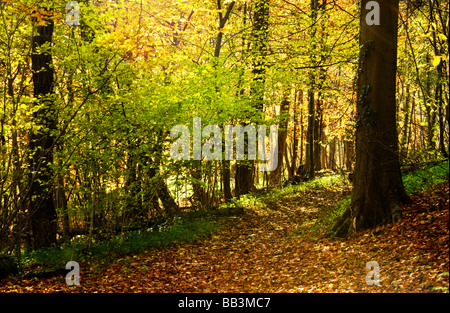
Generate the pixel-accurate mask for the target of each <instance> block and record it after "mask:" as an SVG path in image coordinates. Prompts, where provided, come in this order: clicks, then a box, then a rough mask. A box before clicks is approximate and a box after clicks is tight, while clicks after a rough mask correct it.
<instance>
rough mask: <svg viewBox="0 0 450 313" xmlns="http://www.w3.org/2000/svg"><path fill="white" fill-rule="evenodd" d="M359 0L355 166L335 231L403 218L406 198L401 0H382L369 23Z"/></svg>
mask: <svg viewBox="0 0 450 313" xmlns="http://www.w3.org/2000/svg"><path fill="white" fill-rule="evenodd" d="M367 2H368V0H363V1H362V2H361V12H362V14H361V20H360V44H359V46H360V49H361V50H360V56H359V74H358V85H357V87H358V90H357V96H358V97H357V99H358V102H357V122H356V166H355V172H354V185H355V187H354V189H353V192H352V200H351V205H350V208H349V209H348V210H347V211H346V212H345V213H344V215H343V216H342V217H341V219H340V220H339V221H338V222H337V223H336V225H335V227H334V231H335V234H336V236H338V237H342V236H347V235H349V234H351V233H353V232H354V231H358V230H362V229H367V228H373V227H376V226H378V225H383V224H387V223H391V222H395V221H398V220H399V219H401V209H400V205H401V204H402V203H405V202H408V201H409V197H408V196H407V194H406V192H405V189H404V186H403V182H402V177H401V172H400V163H399V157H398V152H399V151H398V150H399V149H398V135H397V125H396V98H395V96H396V70H397V68H396V64H397V29H398V20H397V18H398V0H395V1H392V0H379V1H378V3H379V4H380V25H368V24H367V23H366V14H367V13H368V12H367V10H366V9H365V7H366V3H367Z"/></svg>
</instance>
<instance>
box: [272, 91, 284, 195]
mask: <svg viewBox="0 0 450 313" xmlns="http://www.w3.org/2000/svg"><path fill="white" fill-rule="evenodd" d="M288 112H289V100H288V92H287V91H285V95H284V99H283V101H282V102H281V105H280V116H281V119H280V124H279V128H280V129H281V131H280V132H279V134H278V151H277V153H278V164H277V167H276V168H275V170H273V171H272V172H270V173H269V186H270V187H275V188H281V176H282V171H283V159H284V154H285V151H286V138H287V124H288V121H289V119H288V117H287V115H285V114H286V113H288ZM284 116H285V117H284Z"/></svg>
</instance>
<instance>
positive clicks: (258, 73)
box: [235, 0, 269, 196]
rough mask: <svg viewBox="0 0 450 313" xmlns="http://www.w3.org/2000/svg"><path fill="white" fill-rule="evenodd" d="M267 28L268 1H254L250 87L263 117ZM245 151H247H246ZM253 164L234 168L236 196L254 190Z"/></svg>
mask: <svg viewBox="0 0 450 313" xmlns="http://www.w3.org/2000/svg"><path fill="white" fill-rule="evenodd" d="M268 27H269V1H268V0H256V1H255V11H254V24H253V30H252V36H253V42H252V43H253V47H252V58H253V69H252V75H253V78H252V82H251V86H250V98H251V100H252V105H253V106H254V107H255V108H256V109H257V111H258V112H260V114H261V116H263V110H264V105H263V100H264V99H263V98H264V84H265V74H266V57H267V36H268ZM246 151H247V149H246ZM254 167H255V163H254V162H251V161H238V162H237V166H236V176H235V184H236V196H240V195H245V194H248V193H249V192H250V191H251V190H252V189H254V184H253V170H254Z"/></svg>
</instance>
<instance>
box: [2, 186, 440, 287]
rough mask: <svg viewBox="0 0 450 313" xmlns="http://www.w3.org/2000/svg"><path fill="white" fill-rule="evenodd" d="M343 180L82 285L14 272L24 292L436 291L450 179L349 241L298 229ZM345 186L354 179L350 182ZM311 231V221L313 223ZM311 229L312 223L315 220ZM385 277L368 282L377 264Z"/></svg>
mask: <svg viewBox="0 0 450 313" xmlns="http://www.w3.org/2000/svg"><path fill="white" fill-rule="evenodd" d="M342 188H343V187H342V186H336V187H331V188H330V187H329V188H325V189H312V190H308V191H305V192H299V193H297V194H287V195H285V196H283V197H282V199H281V200H267V201H268V203H266V206H264V207H263V208H261V206H258V207H257V208H256V207H255V208H248V209H246V210H245V213H244V214H241V215H237V216H232V217H229V218H227V219H226V221H229V222H228V223H227V224H226V225H223V226H222V228H221V229H220V230H218V231H217V232H216V233H215V234H214V235H213V236H211V237H210V238H207V239H203V240H199V241H196V242H194V243H189V244H186V243H180V244H176V245H171V246H168V247H165V248H161V249H153V250H149V251H146V252H142V253H139V254H135V255H128V256H124V257H122V258H118V259H117V260H115V262H114V263H112V264H111V263H110V264H106V265H102V264H99V263H98V262H93V263H87V264H80V266H81V285H79V286H72V287H69V286H67V285H66V284H65V281H64V278H63V277H52V278H46V279H38V280H36V279H32V280H20V281H19V280H18V278H14V279H11V281H9V282H6V284H5V285H4V286H3V288H0V290H1V289H3V291H16V292H17V291H19V292H61V291H63V292H397V291H398V292H430V291H447V292H448V282H449V276H448V271H449V255H448V252H449V229H448V222H449V209H448V205H449V198H448V192H449V185H448V183H446V184H443V185H440V186H436V187H434V188H433V190H431V191H428V192H425V193H422V194H418V195H414V196H413V197H412V198H413V203H412V204H411V205H408V206H407V207H404V208H403V212H404V213H403V215H404V220H403V221H402V222H400V223H396V224H394V225H388V226H384V227H380V228H378V229H375V230H368V231H365V232H361V233H358V235H357V236H354V237H352V238H349V239H346V240H342V239H335V240H332V239H329V238H323V237H318V238H315V237H314V236H313V235H314V233H313V232H310V233H302V234H299V233H298V231H297V230H298V228H299V226H305V225H307V223H311V221H312V220H313V218H315V217H317V215H319V214H320V213H321V212H324V210H328V209H331V208H334V207H335V205H336V204H337V203H338V202H339V201H340V200H341V199H343V198H344V197H345V194H346V193H347V192H348V190H345V189H344V190H343V189H342ZM344 188H345V187H344ZM306 229H307V228H306ZM310 229H311V228H310ZM370 261H376V262H378V264H379V266H380V269H381V271H380V279H381V282H380V285H379V286H377V285H372V286H369V285H367V284H366V275H367V271H366V269H365V267H366V264H367V262H370Z"/></svg>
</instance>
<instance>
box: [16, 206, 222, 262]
mask: <svg viewBox="0 0 450 313" xmlns="http://www.w3.org/2000/svg"><path fill="white" fill-rule="evenodd" d="M226 215H229V214H228V212H224V211H223V210H215V211H212V210H211V211H202V212H188V213H183V214H180V215H177V216H175V217H173V218H171V219H167V220H166V221H165V222H164V223H162V224H159V225H157V226H154V227H153V228H147V229H141V230H135V231H129V232H124V233H123V234H119V235H117V236H114V237H113V238H111V239H110V240H105V241H101V242H94V243H92V244H91V246H89V241H88V237H87V236H77V237H75V238H73V239H72V240H71V242H68V243H65V244H63V245H61V246H60V247H49V248H42V249H39V250H33V251H27V252H25V253H23V255H22V257H21V261H22V266H23V267H27V266H30V265H43V266H45V267H46V268H55V267H58V268H63V267H64V265H65V264H66V263H67V262H68V261H70V260H74V261H77V262H81V261H86V260H97V261H101V262H102V263H108V262H110V261H112V260H114V259H115V258H117V257H118V256H122V255H128V254H134V253H139V252H143V251H146V250H150V249H157V248H164V247H166V246H169V245H172V244H177V243H190V242H194V241H196V240H200V239H203V238H207V237H209V236H211V235H212V234H213V233H215V232H216V231H217V230H218V229H220V227H221V223H222V218H223V217H224V216H226Z"/></svg>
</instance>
